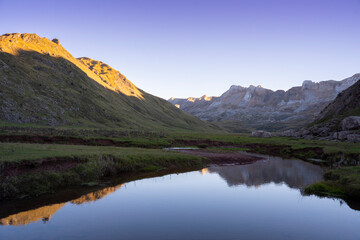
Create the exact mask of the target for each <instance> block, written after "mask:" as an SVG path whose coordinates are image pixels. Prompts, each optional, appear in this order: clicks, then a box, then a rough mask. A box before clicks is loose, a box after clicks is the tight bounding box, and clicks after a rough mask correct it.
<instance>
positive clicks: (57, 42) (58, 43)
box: [51, 38, 60, 45]
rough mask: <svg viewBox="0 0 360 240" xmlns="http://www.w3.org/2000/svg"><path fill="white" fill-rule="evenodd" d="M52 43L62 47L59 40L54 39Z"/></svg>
mask: <svg viewBox="0 0 360 240" xmlns="http://www.w3.org/2000/svg"><path fill="white" fill-rule="evenodd" d="M51 41H52V42H54V43H56V44H57V45H60V40H59V39H57V38H54V39H53V40H51Z"/></svg>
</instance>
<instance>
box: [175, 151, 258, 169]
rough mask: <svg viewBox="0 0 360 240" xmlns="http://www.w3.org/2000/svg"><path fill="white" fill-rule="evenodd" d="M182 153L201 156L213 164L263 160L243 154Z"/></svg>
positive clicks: (240, 163)
mask: <svg viewBox="0 0 360 240" xmlns="http://www.w3.org/2000/svg"><path fill="white" fill-rule="evenodd" d="M178 151H179V152H182V153H187V154H191V155H196V156H201V157H205V158H208V159H210V161H211V163H213V164H219V165H224V164H237V165H243V164H250V163H254V162H256V161H258V160H261V159H262V158H261V157H256V156H250V155H247V154H244V153H241V152H209V151H206V150H178Z"/></svg>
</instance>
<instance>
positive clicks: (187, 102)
mask: <svg viewBox="0 0 360 240" xmlns="http://www.w3.org/2000/svg"><path fill="white" fill-rule="evenodd" d="M359 79H360V74H355V75H354V76H352V77H349V78H346V79H344V80H342V81H334V80H329V81H322V82H318V83H317V82H312V81H309V80H307V81H304V82H303V84H302V86H298V87H293V88H291V89H289V90H287V91H283V90H277V91H272V90H270V89H266V88H263V87H261V86H250V87H248V88H245V87H241V86H235V85H233V86H231V87H230V89H229V90H228V91H226V92H225V93H223V94H222V95H221V96H220V97H207V96H206V95H204V96H203V97H201V98H187V99H179V98H171V99H169V100H168V101H169V102H171V103H173V104H174V105H176V106H177V107H179V108H180V109H182V110H184V111H186V112H188V113H190V114H192V115H195V116H197V117H199V118H200V119H202V120H206V121H210V122H217V123H218V124H221V125H223V126H224V127H226V128H228V129H230V130H232V131H244V130H248V131H249V130H253V129H266V130H272V131H275V130H281V129H286V128H291V127H296V126H303V125H306V124H307V123H310V122H311V121H313V120H314V119H315V117H316V115H317V114H318V113H319V112H320V111H321V110H322V109H323V108H324V107H325V106H326V105H327V104H329V103H330V102H331V101H332V100H334V99H335V98H336V96H337V95H338V94H339V93H340V92H342V91H343V90H345V89H347V88H348V87H350V86H351V85H353V84H354V83H356V82H357V81H358V80H359Z"/></svg>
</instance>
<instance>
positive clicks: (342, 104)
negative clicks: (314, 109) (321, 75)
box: [316, 81, 360, 122]
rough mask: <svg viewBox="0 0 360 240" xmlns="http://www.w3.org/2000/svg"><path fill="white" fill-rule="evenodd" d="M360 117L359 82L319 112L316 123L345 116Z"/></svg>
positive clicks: (340, 118)
mask: <svg viewBox="0 0 360 240" xmlns="http://www.w3.org/2000/svg"><path fill="white" fill-rule="evenodd" d="M351 115H354V116H360V81H358V82H357V83H355V84H354V85H352V86H351V87H349V88H348V89H346V90H344V91H343V92H341V93H340V94H339V95H338V96H337V97H336V98H335V100H334V101H332V102H331V103H330V104H329V105H327V106H326V108H325V109H324V110H323V111H321V113H320V114H319V116H318V118H317V121H316V122H322V121H326V120H330V119H333V118H338V119H339V120H342V119H343V118H344V117H347V116H351Z"/></svg>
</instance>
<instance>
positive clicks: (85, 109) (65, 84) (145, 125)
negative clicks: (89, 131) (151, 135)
mask: <svg viewBox="0 0 360 240" xmlns="http://www.w3.org/2000/svg"><path fill="white" fill-rule="evenodd" d="M0 103H1V104H0V121H2V122H5V123H31V124H42V125H51V126H63V125H67V126H81V127H108V128H120V129H129V130H132V129H133V130H169V129H188V130H206V131H207V130H211V129H213V128H214V126H213V125H211V124H210V123H205V122H203V121H201V120H199V119H198V118H196V117H194V116H191V115H189V114H187V113H184V112H183V111H181V110H179V109H177V108H176V107H174V106H173V105H172V104H170V103H169V102H167V101H166V100H164V99H161V98H158V97H155V96H153V95H151V94H149V93H146V92H144V91H143V90H141V89H139V88H137V87H136V86H135V85H134V84H133V83H132V82H130V81H129V80H128V79H127V78H126V77H125V76H124V75H122V74H121V73H120V72H118V71H117V70H115V69H113V68H112V67H110V66H109V65H107V64H105V63H103V62H100V61H96V60H92V59H90V58H79V59H76V58H74V57H73V56H72V55H71V54H70V53H69V52H68V51H66V50H65V48H64V47H62V45H61V44H60V41H59V40H58V39H53V40H52V41H51V40H49V39H46V38H41V37H39V36H37V35H36V34H20V33H15V34H5V35H2V36H0Z"/></svg>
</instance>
